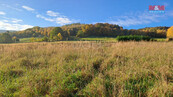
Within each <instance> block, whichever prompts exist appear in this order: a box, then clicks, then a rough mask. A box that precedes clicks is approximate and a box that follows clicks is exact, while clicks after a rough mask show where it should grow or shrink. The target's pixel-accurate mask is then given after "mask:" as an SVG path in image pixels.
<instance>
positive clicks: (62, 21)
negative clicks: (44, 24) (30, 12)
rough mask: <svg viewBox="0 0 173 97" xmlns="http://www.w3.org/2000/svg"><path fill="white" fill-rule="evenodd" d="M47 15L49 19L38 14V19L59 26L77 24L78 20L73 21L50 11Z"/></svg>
mask: <svg viewBox="0 0 173 97" xmlns="http://www.w3.org/2000/svg"><path fill="white" fill-rule="evenodd" d="M46 14H47V15H48V17H47V16H43V15H40V14H37V15H36V17H37V18H41V19H44V20H45V21H49V22H54V23H56V24H59V25H65V24H71V23H74V22H77V20H71V19H69V18H68V17H66V16H64V15H61V14H60V13H59V12H54V11H50V10H49V11H47V12H46Z"/></svg>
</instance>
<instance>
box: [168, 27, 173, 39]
mask: <svg viewBox="0 0 173 97" xmlns="http://www.w3.org/2000/svg"><path fill="white" fill-rule="evenodd" d="M167 38H173V26H172V27H170V28H169V29H168V31H167Z"/></svg>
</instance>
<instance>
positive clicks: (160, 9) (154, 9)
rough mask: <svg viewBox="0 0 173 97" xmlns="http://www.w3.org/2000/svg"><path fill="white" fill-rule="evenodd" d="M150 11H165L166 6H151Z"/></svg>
mask: <svg viewBox="0 0 173 97" xmlns="http://www.w3.org/2000/svg"><path fill="white" fill-rule="evenodd" d="M149 10H150V11H164V10H165V6H164V5H154V6H153V5H150V6H149Z"/></svg>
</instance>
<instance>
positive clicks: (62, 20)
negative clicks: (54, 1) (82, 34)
mask: <svg viewBox="0 0 173 97" xmlns="http://www.w3.org/2000/svg"><path fill="white" fill-rule="evenodd" d="M55 21H56V23H57V24H60V25H64V24H71V23H72V21H71V20H70V19H68V18H65V17H58V18H56V19H55Z"/></svg>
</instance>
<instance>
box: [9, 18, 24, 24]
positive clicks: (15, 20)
mask: <svg viewBox="0 0 173 97" xmlns="http://www.w3.org/2000/svg"><path fill="white" fill-rule="evenodd" d="M12 22H13V23H19V22H23V20H21V19H15V18H12Z"/></svg>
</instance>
